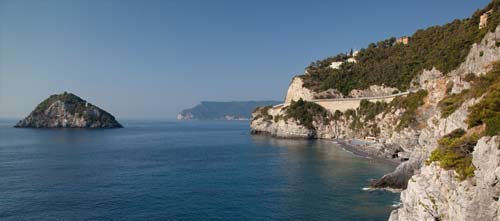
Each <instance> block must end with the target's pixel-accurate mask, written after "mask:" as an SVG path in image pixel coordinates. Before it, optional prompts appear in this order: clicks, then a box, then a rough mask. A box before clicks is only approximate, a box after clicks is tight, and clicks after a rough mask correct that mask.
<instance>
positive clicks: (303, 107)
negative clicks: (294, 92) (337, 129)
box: [286, 98, 331, 129]
mask: <svg viewBox="0 0 500 221" xmlns="http://www.w3.org/2000/svg"><path fill="white" fill-rule="evenodd" d="M286 117H290V118H293V119H295V120H297V122H298V123H299V124H300V125H303V126H305V127H307V128H308V129H314V125H313V122H314V121H316V122H323V123H328V122H329V120H330V118H331V116H330V114H329V112H328V111H327V110H326V109H325V108H323V107H322V106H320V105H319V104H316V103H313V102H308V101H304V100H302V98H301V99H300V100H298V101H292V103H291V104H290V106H288V107H287V109H286Z"/></svg>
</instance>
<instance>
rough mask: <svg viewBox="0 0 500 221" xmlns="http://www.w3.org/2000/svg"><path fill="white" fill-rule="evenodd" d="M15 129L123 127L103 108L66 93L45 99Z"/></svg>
mask: <svg viewBox="0 0 500 221" xmlns="http://www.w3.org/2000/svg"><path fill="white" fill-rule="evenodd" d="M15 127H32V128H120V127H122V125H121V124H120V123H118V122H117V121H116V119H115V117H113V116H112V115H111V114H109V113H108V112H106V111H104V110H102V109H101V108H99V107H97V106H95V105H92V104H90V103H88V102H87V101H85V100H83V99H81V98H80V97H78V96H76V95H74V94H71V93H67V92H64V93H62V94H57V95H52V96H50V97H49V98H47V99H45V100H44V101H43V102H42V103H40V104H39V105H38V106H37V107H36V108H35V110H33V111H32V112H31V114H30V115H29V116H27V117H26V118H24V119H23V120H20V121H19V122H18V123H17V124H16V125H15Z"/></svg>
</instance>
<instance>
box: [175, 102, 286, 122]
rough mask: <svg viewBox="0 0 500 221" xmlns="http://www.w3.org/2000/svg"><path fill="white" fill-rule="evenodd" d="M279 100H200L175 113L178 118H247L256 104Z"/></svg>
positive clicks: (269, 103)
mask: <svg viewBox="0 0 500 221" xmlns="http://www.w3.org/2000/svg"><path fill="white" fill-rule="evenodd" d="M278 103H280V102H279V101H230V102H215V101H202V102H201V103H200V104H198V105H196V106H195V107H193V108H189V109H185V110H183V111H181V112H180V113H179V114H178V115H177V119H179V120H249V119H250V118H251V117H252V111H253V110H254V109H255V108H256V107H258V106H267V105H275V104H278Z"/></svg>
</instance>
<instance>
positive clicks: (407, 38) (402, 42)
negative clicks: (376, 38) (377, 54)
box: [396, 36, 410, 45]
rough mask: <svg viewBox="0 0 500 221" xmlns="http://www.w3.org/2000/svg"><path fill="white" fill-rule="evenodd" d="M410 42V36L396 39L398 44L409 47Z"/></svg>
mask: <svg viewBox="0 0 500 221" xmlns="http://www.w3.org/2000/svg"><path fill="white" fill-rule="evenodd" d="M408 42H410V37H408V36H403V37H399V38H398V39H396V44H404V45H407V44H408Z"/></svg>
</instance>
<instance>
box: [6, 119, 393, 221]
mask: <svg viewBox="0 0 500 221" xmlns="http://www.w3.org/2000/svg"><path fill="white" fill-rule="evenodd" d="M15 123H16V120H13V119H4V120H0V220H370V221H372V220H375V221H376V220H387V219H388V217H389V214H390V211H391V210H392V209H394V208H393V206H394V205H395V204H397V203H398V199H399V194H398V193H391V192H388V191H381V190H375V191H367V190H363V188H365V187H366V186H367V185H368V183H369V181H370V180H371V179H375V178H379V177H380V176H382V175H383V174H385V173H387V172H390V171H392V170H393V169H394V165H390V164H387V163H386V162H381V161H377V160H373V159H370V158H365V157H360V156H356V155H354V154H352V153H350V152H348V151H345V150H344V149H343V148H342V146H339V144H335V143H334V142H332V141H331V140H288V139H276V138H271V137H267V136H256V135H251V134H250V131H249V121H176V120H125V121H121V123H122V124H123V125H124V128H121V129H25V128H13V125H14V124H15Z"/></svg>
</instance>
